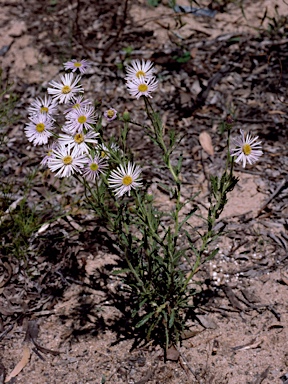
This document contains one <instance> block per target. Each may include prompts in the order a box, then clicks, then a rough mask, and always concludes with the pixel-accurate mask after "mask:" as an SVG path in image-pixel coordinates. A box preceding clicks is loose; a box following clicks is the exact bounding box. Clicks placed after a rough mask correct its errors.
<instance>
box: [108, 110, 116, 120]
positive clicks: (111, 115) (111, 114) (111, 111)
mask: <svg viewBox="0 0 288 384" xmlns="http://www.w3.org/2000/svg"><path fill="white" fill-rule="evenodd" d="M114 115H115V112H114V111H113V109H109V110H108V111H107V116H108V117H109V119H111V117H113V116H114Z"/></svg>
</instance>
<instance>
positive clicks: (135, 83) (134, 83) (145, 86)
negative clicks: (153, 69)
mask: <svg viewBox="0 0 288 384" xmlns="http://www.w3.org/2000/svg"><path fill="white" fill-rule="evenodd" d="M126 85H127V88H128V91H129V93H130V95H131V96H134V97H136V99H139V97H140V96H146V97H151V98H152V96H151V95H150V93H151V92H154V91H155V90H156V89H157V87H158V81H157V80H156V79H155V77H148V78H146V79H145V78H144V77H140V78H139V79H138V78H135V79H130V80H128V81H127V83H126Z"/></svg>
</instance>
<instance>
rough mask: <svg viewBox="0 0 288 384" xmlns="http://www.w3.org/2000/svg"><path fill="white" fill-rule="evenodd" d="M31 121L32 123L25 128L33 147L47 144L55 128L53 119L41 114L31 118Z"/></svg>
mask: <svg viewBox="0 0 288 384" xmlns="http://www.w3.org/2000/svg"><path fill="white" fill-rule="evenodd" d="M29 119H30V120H31V122H30V123H29V124H27V125H26V127H25V128H24V131H25V134H26V136H27V138H28V140H29V141H30V142H32V143H33V145H42V144H47V143H48V139H49V137H50V136H52V133H51V130H52V129H53V128H54V127H53V120H52V119H51V117H50V116H49V115H46V114H44V113H40V114H39V115H33V116H30V117H29Z"/></svg>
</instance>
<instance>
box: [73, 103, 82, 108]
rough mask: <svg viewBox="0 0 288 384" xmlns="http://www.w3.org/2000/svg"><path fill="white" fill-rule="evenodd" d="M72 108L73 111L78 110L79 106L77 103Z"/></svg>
mask: <svg viewBox="0 0 288 384" xmlns="http://www.w3.org/2000/svg"><path fill="white" fill-rule="evenodd" d="M72 108H75V109H77V108H80V104H79V103H76V104H74V105H73V107H72Z"/></svg>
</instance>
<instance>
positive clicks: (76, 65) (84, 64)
mask: <svg viewBox="0 0 288 384" xmlns="http://www.w3.org/2000/svg"><path fill="white" fill-rule="evenodd" d="M63 65H64V68H65V70H66V71H67V70H69V69H71V70H72V72H75V71H77V69H78V70H79V71H80V73H81V74H83V73H85V72H86V70H87V69H88V68H89V67H90V66H91V63H90V62H89V61H88V60H85V59H83V60H76V59H72V60H71V61H67V63H64V64H63Z"/></svg>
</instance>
